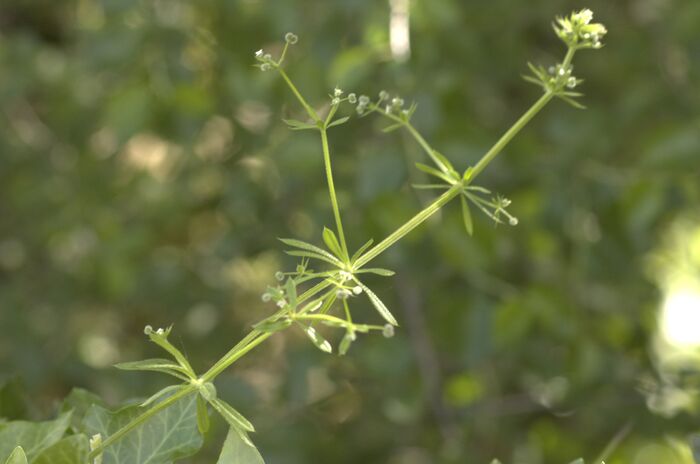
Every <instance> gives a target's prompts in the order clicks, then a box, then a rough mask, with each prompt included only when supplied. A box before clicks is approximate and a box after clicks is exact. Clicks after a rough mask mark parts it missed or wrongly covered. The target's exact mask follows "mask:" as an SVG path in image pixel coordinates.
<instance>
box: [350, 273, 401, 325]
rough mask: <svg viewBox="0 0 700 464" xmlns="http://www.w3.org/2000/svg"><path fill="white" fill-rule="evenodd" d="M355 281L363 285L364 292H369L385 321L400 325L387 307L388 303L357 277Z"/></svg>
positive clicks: (368, 294) (370, 299)
mask: <svg viewBox="0 0 700 464" xmlns="http://www.w3.org/2000/svg"><path fill="white" fill-rule="evenodd" d="M355 282H357V285H359V286H360V287H362V290H364V292H365V293H366V294H367V297H368V298H369V301H371V302H372V304H373V305H374V307H375V309H376V310H377V312H378V313H379V314H380V315H381V316H382V317H383V318H384V320H385V321H387V322H388V323H389V324H391V325H399V323H398V322H396V319H395V318H394V316H393V315H392V314H391V312H389V310H388V309H387V307H386V305H384V303H382V300H380V299H379V297H378V296H377V295H375V294H374V292H373V291H372V290H370V289H369V288H368V287H367V286H366V285H365V284H363V283H362V282H360V281H359V280H357V279H355Z"/></svg>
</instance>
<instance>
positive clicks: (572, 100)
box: [557, 95, 586, 110]
mask: <svg viewBox="0 0 700 464" xmlns="http://www.w3.org/2000/svg"><path fill="white" fill-rule="evenodd" d="M557 96H558V97H559V98H561V99H562V100H564V101H565V102H566V103H568V104H569V105H571V106H573V107H574V108H578V109H579V110H585V109H586V107H585V106H583V105H582V104H580V103H579V102H577V101H576V100H574V99H573V98H569V97H566V96H564V95H557Z"/></svg>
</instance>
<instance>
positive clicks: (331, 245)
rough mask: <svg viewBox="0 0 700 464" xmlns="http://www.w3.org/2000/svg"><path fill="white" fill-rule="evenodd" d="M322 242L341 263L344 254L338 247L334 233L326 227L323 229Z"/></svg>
mask: <svg viewBox="0 0 700 464" xmlns="http://www.w3.org/2000/svg"><path fill="white" fill-rule="evenodd" d="M323 242H324V243H325V244H326V246H327V247H328V249H329V250H330V251H331V253H333V254H334V255H335V256H337V257H338V259H340V260H341V261H342V260H343V258H344V255H345V253H343V249H342V248H341V247H340V243H339V242H338V238H337V237H336V236H335V232H333V231H332V230H331V229H329V228H328V227H324V228H323Z"/></svg>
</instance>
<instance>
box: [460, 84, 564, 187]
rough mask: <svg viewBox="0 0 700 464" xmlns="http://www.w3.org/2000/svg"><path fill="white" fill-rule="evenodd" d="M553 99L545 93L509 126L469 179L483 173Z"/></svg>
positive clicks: (473, 170) (551, 94)
mask: <svg viewBox="0 0 700 464" xmlns="http://www.w3.org/2000/svg"><path fill="white" fill-rule="evenodd" d="M552 97H554V94H553V93H551V92H545V93H544V94H543V95H542V96H541V97H540V98H539V99H538V100H537V101H536V102H535V103H534V104H533V105H532V106H531V107H530V109H529V110H527V111H526V112H525V114H523V115H522V116H521V117H520V119H518V120H517V121H516V122H515V124H513V125H512V126H511V128H510V129H508V130H507V131H506V133H505V134H503V136H501V138H500V139H498V142H496V143H495V144H494V145H493V147H491V149H490V150H489V151H487V152H486V154H485V155H484V156H483V157H482V158H481V159H480V160H479V162H478V163H476V166H474V168H473V169H472V174H471V178H470V180H471V179H474V178H475V177H476V176H478V175H479V174H480V173H481V171H483V170H484V169H485V168H486V166H488V165H489V163H490V162H491V161H493V159H494V158H495V157H496V155H498V154H499V153H500V152H501V151H502V150H503V148H505V146H506V145H508V142H510V141H511V140H512V139H513V137H515V136H516V135H517V134H518V132H520V131H521V130H522V128H523V127H525V125H526V124H527V123H528V122H529V121H530V120H531V119H532V118H533V117H534V116H535V115H536V114H537V113H539V112H540V110H541V109H542V108H544V106H545V105H546V104H547V103H549V101H550V100H551V99H552Z"/></svg>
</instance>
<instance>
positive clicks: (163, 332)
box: [147, 325, 196, 377]
mask: <svg viewBox="0 0 700 464" xmlns="http://www.w3.org/2000/svg"><path fill="white" fill-rule="evenodd" d="M149 328H150V326H149V327H147V329H149ZM172 329H173V326H172V325H171V326H170V327H168V328H167V329H158V330H153V329H150V330H147V335H148V338H150V339H151V341H152V342H153V343H155V344H156V345H158V346H160V347H161V348H163V349H164V350H165V351H167V352H168V353H170V354H171V355H172V357H173V358H175V360H176V361H177V362H178V363H179V364H180V366H182V367H183V369H185V372H187V376H188V377H196V376H195V374H194V370H193V369H192V366H190V363H189V361H187V358H186V357H185V355H184V354H182V352H181V351H180V350H178V349H177V348H175V345H173V344H172V343H170V341H168V335H170V332H171V330H172Z"/></svg>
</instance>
